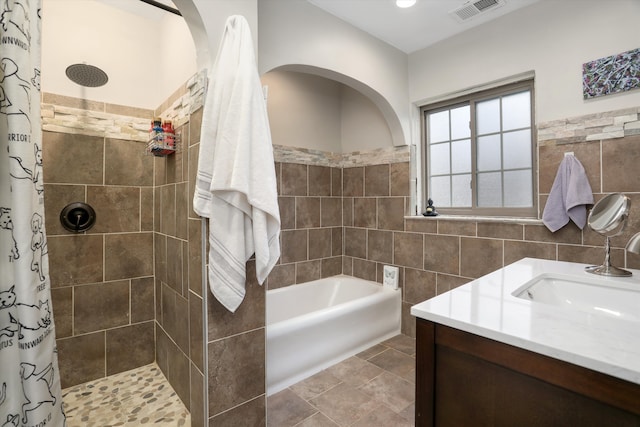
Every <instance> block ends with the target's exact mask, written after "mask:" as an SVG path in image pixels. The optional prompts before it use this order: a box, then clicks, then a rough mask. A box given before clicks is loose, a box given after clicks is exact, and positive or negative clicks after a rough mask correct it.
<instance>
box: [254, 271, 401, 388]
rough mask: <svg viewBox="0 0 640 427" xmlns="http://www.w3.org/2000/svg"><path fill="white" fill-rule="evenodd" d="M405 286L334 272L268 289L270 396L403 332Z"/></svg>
mask: <svg viewBox="0 0 640 427" xmlns="http://www.w3.org/2000/svg"><path fill="white" fill-rule="evenodd" d="M400 313H401V296H400V290H393V289H389V288H384V287H383V286H382V285H380V284H378V283H375V282H370V281H367V280H362V279H358V278H355V277H351V276H344V275H340V276H333V277H328V278H326V279H321V280H315V281H313V282H307V283H301V284H298V285H292V286H287V287H284V288H280V289H274V290H270V291H267V328H266V336H267V361H266V363H267V367H266V371H267V373H266V376H267V395H271V394H273V393H277V392H278V391H280V390H283V389H285V388H287V387H288V386H290V385H292V384H295V383H296V382H298V381H301V380H303V379H305V378H307V377H309V376H311V375H313V374H315V373H317V372H320V371H321V370H323V369H325V368H327V367H329V366H331V365H333V364H335V363H337V362H340V361H342V360H344V359H346V358H348V357H351V356H353V355H355V354H357V353H359V352H361V351H363V350H365V349H366V348H368V347H370V346H372V345H375V344H377V343H379V342H381V341H384V340H386V339H388V338H391V337H393V336H395V335H397V334H399V333H400V317H401V314H400Z"/></svg>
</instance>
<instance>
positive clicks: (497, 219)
mask: <svg viewBox="0 0 640 427" xmlns="http://www.w3.org/2000/svg"><path fill="white" fill-rule="evenodd" d="M405 219H413V220H415V219H424V220H426V221H432V220H434V219H437V220H445V221H465V222H493V223H500V224H526V225H543V222H542V220H541V219H536V218H517V217H508V216H476V215H442V214H440V215H438V216H424V215H411V216H405Z"/></svg>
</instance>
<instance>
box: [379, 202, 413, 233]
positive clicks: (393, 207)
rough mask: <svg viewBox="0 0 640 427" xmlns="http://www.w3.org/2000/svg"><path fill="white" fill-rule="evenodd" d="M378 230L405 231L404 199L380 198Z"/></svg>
mask: <svg viewBox="0 0 640 427" xmlns="http://www.w3.org/2000/svg"><path fill="white" fill-rule="evenodd" d="M377 201H378V228H380V229H384V230H399V231H401V230H404V215H405V212H406V210H405V199H404V197H379V198H378V199H377Z"/></svg>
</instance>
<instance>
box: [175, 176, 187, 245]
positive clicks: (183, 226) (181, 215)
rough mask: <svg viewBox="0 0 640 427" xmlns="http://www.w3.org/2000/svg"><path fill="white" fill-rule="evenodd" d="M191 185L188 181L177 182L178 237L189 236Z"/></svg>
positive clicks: (185, 238) (183, 238) (185, 237)
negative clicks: (189, 191)
mask: <svg viewBox="0 0 640 427" xmlns="http://www.w3.org/2000/svg"><path fill="white" fill-rule="evenodd" d="M188 190H189V186H188V184H187V183H186V182H182V183H179V184H176V237H177V238H179V239H182V240H187V238H188V237H189V231H188V230H189V226H188V223H187V222H188V219H189V193H188Z"/></svg>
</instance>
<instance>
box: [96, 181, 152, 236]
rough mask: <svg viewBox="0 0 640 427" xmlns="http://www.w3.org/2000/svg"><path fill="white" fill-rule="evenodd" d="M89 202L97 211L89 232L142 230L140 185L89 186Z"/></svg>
mask: <svg viewBox="0 0 640 427" xmlns="http://www.w3.org/2000/svg"><path fill="white" fill-rule="evenodd" d="M87 203H88V204H89V205H90V206H91V207H93V209H94V210H95V211H96V222H95V225H94V226H93V228H91V229H90V230H89V231H88V233H124V232H131V231H140V188H139V187H96V186H88V187H87Z"/></svg>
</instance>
